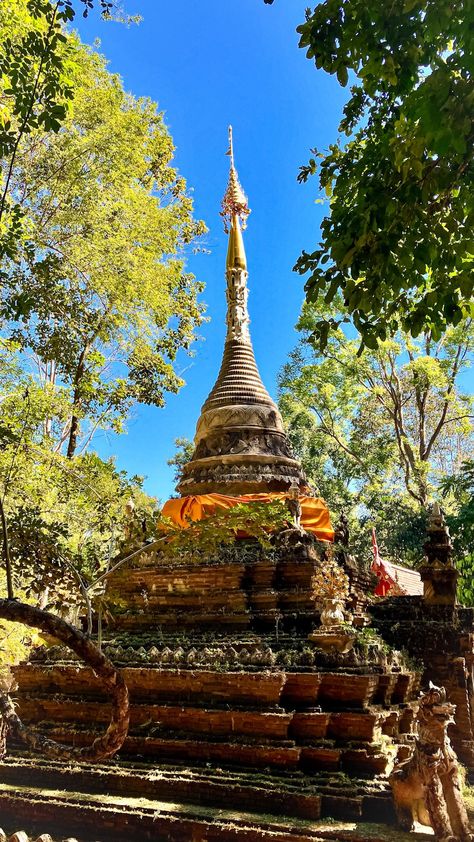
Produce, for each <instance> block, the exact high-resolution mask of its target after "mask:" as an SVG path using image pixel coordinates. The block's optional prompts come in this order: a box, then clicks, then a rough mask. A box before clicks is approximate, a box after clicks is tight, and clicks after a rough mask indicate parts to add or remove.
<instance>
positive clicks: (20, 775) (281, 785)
mask: <svg viewBox="0 0 474 842" xmlns="http://www.w3.org/2000/svg"><path fill="white" fill-rule="evenodd" d="M0 777H1V780H2V781H4V782H5V783H7V784H9V785H11V786H25V785H26V786H28V787H33V788H40V789H41V790H43V791H44V790H52V791H60V792H61V791H66V792H82V793H86V794H90V793H92V794H95V795H100V794H102V793H106V794H110V795H117V796H120V795H122V796H124V797H129V796H133V797H135V796H136V797H141V798H148V799H152V800H157V799H158V800H160V801H161V800H163V801H168V800H171V801H172V802H176V801H177V800H179V802H180V803H181V802H183V803H192V804H197V805H201V806H203V805H205V806H213V807H215V808H233V809H234V810H236V809H238V810H241V809H243V810H246V811H250V812H252V811H254V810H255V808H256V806H257V809H258V811H259V812H262V811H265V812H266V813H270V814H272V815H287V816H292V817H298V818H306V819H317V818H318V817H319V816H320V815H323V816H332V817H334V816H337V817H338V818H339V819H346V820H348V819H360V818H364V819H365V820H374V819H377V818H378V817H379V818H380V816H383V817H384V819H385V820H387V821H388V820H390V819H391V818H393V808H392V802H391V795H390V791H389V787H388V785H387V783H386V781H375V782H373V783H369V782H367V781H361V780H357V779H352V780H349V779H348V778H347V777H346V776H344V775H342V774H336V775H328V774H326V775H325V774H324V773H323V774H320V775H316V776H315V775H311V776H309V775H303V774H302V773H296V774H291V775H288V774H286V775H282V774H280V775H275V774H272V773H271V772H270V771H269V770H265V772H264V773H260V774H259V773H258V772H256V771H255V770H243V771H242V772H237V771H236V770H224V769H222V768H220V767H215V768H214V769H212V768H211V769H210V768H208V767H189V766H182V767H179V766H175V765H173V766H168V765H163V764H160V766H158V767H156V766H155V765H152V766H150V765H147V764H143V763H142V764H136V763H128V764H127V763H126V762H123V761H121V762H117V761H116V760H115V761H114V762H113V763H112V764H102V765H100V766H94V767H88V766H85V765H80V764H74V765H73V766H71V765H66V764H60V763H58V762H56V763H54V762H50V761H39V760H31V759H30V758H26V759H25V758H24V757H22V758H14V757H11V758H8V759H7V760H5V761H3V762H2V763H1V764H0ZM0 814H1V801H0Z"/></svg>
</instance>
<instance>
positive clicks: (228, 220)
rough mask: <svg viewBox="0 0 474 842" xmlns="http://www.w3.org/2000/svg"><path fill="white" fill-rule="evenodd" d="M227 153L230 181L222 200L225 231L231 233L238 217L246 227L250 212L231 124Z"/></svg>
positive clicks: (243, 226)
mask: <svg viewBox="0 0 474 842" xmlns="http://www.w3.org/2000/svg"><path fill="white" fill-rule="evenodd" d="M226 155H229V157H230V170H229V181H228V183H227V189H226V191H225V193H224V198H223V200H222V210H221V216H222V218H223V220H224V231H225V232H226V234H228V233H229V231H230V229H231V227H232V223H233V222H235V221H236V218H237V219H238V220H240V221H241V223H242V228H245V225H246V220H247V217H248V215H249V213H250V209H249V206H248V201H247V196H246V195H245V193H244V191H243V190H242V187H241V184H240V182H239V177H238V175H237V170H236V169H235V165H234V145H233V140H232V126H229V148H228V150H227V152H226Z"/></svg>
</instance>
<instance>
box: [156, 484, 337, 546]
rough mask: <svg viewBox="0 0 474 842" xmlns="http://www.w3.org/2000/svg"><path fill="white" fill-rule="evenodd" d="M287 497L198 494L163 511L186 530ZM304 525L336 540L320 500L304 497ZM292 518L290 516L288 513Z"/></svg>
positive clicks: (321, 536) (171, 502)
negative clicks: (221, 513)
mask: <svg viewBox="0 0 474 842" xmlns="http://www.w3.org/2000/svg"><path fill="white" fill-rule="evenodd" d="M286 497H287V495H286V494H285V493H284V492H283V493H279V492H269V493H267V494H244V495H241V496H239V497H230V496H227V495H225V494H197V495H190V496H188V497H178V498H176V499H172V500H168V501H167V502H166V503H165V505H164V506H163V509H162V514H163V515H164V517H168V518H170V520H172V521H173V523H175V524H176V525H177V526H182V527H183V528H184V529H185V528H186V527H187V526H189V522H190V521H199V520H204V519H205V518H206V517H210V515H213V514H214V512H215V511H216V509H230V508H232V506H237V505H239V504H240V503H252V502H256V503H271V502H272V501H274V500H285V499H286ZM299 500H300V503H301V526H302V527H303V529H306V530H307V531H308V532H311V533H312V534H313V535H314V536H315V537H316V538H319V539H320V540H321V541H333V540H334V529H333V528H332V527H331V522H330V519H329V512H328V509H327V506H326V504H325V502H324V500H322V499H321V498H320V497H306V496H300V498H299ZM288 519H290V515H289V514H288Z"/></svg>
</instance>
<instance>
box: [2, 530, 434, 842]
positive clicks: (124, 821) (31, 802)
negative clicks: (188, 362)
mask: <svg viewBox="0 0 474 842" xmlns="http://www.w3.org/2000/svg"><path fill="white" fill-rule="evenodd" d="M259 553H260V551H258V550H257V548H256V546H255V545H252V544H242V545H241V546H240V548H239V551H238V552H236V553H235V557H234V558H232V557H230V558H229V557H227V558H226V559H225V560H222V559H221V560H215V561H209V562H207V563H205V564H202V565H199V566H193V567H190V566H188V565H182V564H179V563H176V564H173V565H168V566H163V563H162V561H160V559H157V558H156V557H155V556H154V555H153V554H148V555H144V556H143V557H142V558H141V560H140V562H139V564H137V566H135V567H133V568H132V569H126V568H122V569H119V570H118V571H117V572H116V573H115V574H114V576H113V578H112V580H111V581H110V583H109V587H108V598H109V602H110V604H112V605H114V606H115V609H114V620H113V623H111V624H110V626H109V628H108V631H107V635H106V638H105V641H104V648H105V650H106V651H107V653H108V654H109V655H110V657H111V658H112V660H114V662H115V663H116V664H117V665H118V666H120V667H122V668H123V670H124V675H125V679H126V681H127V684H128V687H129V690H130V696H131V726H130V732H129V735H128V737H127V739H126V741H125V743H124V746H123V748H122V750H121V751H120V754H119V756H118V757H117V758H115V759H114V762H111V763H108V764H105V765H103V766H100V767H97V768H96V767H94V768H90V767H83V766H63V765H61V764H57V763H56V764H55V763H50V762H44V761H41V760H38V759H32V758H26V757H24V756H19V755H17V754H13V756H11V757H9V758H8V759H7V760H6V761H5V762H4V763H3V764H2V765H1V766H0V781H1V782H2V784H1V786H0V823H2V822H3V823H4V824H6V821H5V819H6V818H8V817H9V816H11V817H12V818H13V816H14V814H15V811H18V810H20V814H21V815H22V816H26V817H30V818H31V821H33V820H35V821H36V820H37V817H39V818H40V819H41V821H42V822H43V826H47V827H48V828H52V829H53V830H55V829H56V828H57V829H58V831H60V832H63V831H64V830H66V829H67V830H68V833H69V835H71V834H73V833H74V834H76V835H80V834H79V831H81V834H82V836H81V838H84V839H87V840H89V839H90V840H95V838H96V836H95V835H93V834H94V828H99V827H100V837H101V840H102V839H103V840H104V842H106V841H107V840H108V838H109V836H110V838H112V837H113V838H114V840H116V841H117V840H124V842H125V840H130V839H133V838H137V839H138V838H140V839H153V840H155V841H156V842H158V840H162V839H163V840H176V842H178V840H179V842H180V840H185V839H186V840H190V839H195V840H214V839H216V840H217V839H219V840H227V839H229V840H230V839H234V838H235V839H245V840H253V839H256V840H257V839H258V840H267V839H268V840H270V839H271V840H280V839H281V840H282V842H284V840H287V839H288V840H289V839H291V840H293V842H294V840H297V839H300V838H301V839H303V838H304V839H312V838H315V839H316V838H318V837H317V834H316V831H315V835H314V836H312V835H311V832H312V831H311V828H308V829H305V831H304V832H305V834H306V835H305V836H304V837H301V836H300V835H298V834H299V833H300V830H298V829H295V828H294V827H292V829H291V830H290V829H289V828H288V827H287V826H286V825H285V823H286V824H288V822H289V823H290V825H291V823H292V822H295V821H297V822H309V823H311V822H313V823H314V822H317V821H319V819H320V818H321V817H324V816H326V817H328V816H331V817H338V818H342V819H359V820H360V819H364V820H368V821H377V820H384V821H388V820H390V819H393V809H392V803H391V796H390V793H389V791H388V787H387V783H386V775H387V773H388V771H389V770H390V769H391V767H392V764H393V762H394V760H395V759H396V758H397V757H398V758H401V757H403V756H405V755H406V753H407V751H408V750H409V748H408V744H409V743H410V740H411V729H412V721H413V711H412V706H411V700H412V699H413V697H414V695H415V694H416V691H417V688H418V684H419V677H418V675H417V673H415V672H413V671H412V670H411V669H409V668H407V667H406V665H405V664H404V661H403V658H401V656H397V655H396V654H392V653H390V652H389V651H388V650H384V649H383V648H381V647H380V645H378V644H370V643H367V642H364V641H363V639H362V638H361V640H360V641H359V642H356V644H355V647H354V649H353V650H352V651H351V652H349V653H347V654H345V655H341V654H336V653H332V654H328V653H324V652H323V651H321V650H318V649H316V648H315V647H314V646H313V644H311V643H310V642H309V641H308V639H307V634H308V632H309V631H310V630H311V629H312V628H313V627H314V626H315V625H317V624H318V622H319V621H318V613H317V612H316V610H315V606H314V600H313V597H312V595H311V577H312V575H313V572H314V569H315V565H317V564H318V555H319V550H318V548H317V547H316V550H315V551H312V552H310V553H309V554H308V553H307V554H306V555H305V557H300V558H298V557H296V558H293V559H291V558H288V557H282V555H281V554H280V555H279V554H278V553H275V554H274V556H273V557H272V558H270V559H269V558H267V559H261V558H260V557H259ZM14 674H15V678H16V681H17V684H18V690H17V691H16V698H17V702H18V706H19V711H20V715H21V716H22V718H23V719H24V720H25V721H26V722H28V723H30V724H34V725H38V727H40V728H41V730H43V731H45V732H47V733H48V734H50V735H51V736H52V737H53V738H55V739H57V740H59V741H62V742H65V743H73V744H75V745H84V744H87V743H89V742H91V741H92V739H93V738H94V736H95V735H96V733H97V731H98V730H99V728H100V727H101V726H102V727H104V725H105V723H106V722H107V720H108V715H109V706H108V703H107V699H106V698H105V697H104V695H103V693H102V692H101V688H100V685H99V683H98V681H97V679H96V678H95V676H94V675H93V673H92V672H91V671H90V670H89V669H86V668H85V667H82V666H81V665H80V663H79V662H77V661H76V660H75V658H74V657H71V656H70V654H69V653H67V652H66V651H65V650H63V649H62V648H61V647H55V646H53V647H49V648H47V647H45V648H41V649H39V650H36V651H35V652H34V653H33V655H32V659H31V660H30V662H28V663H25V664H20V665H19V666H17V667H15V669H14ZM17 748H18V747H17ZM16 814H17V815H18V812H17V813H16ZM229 822H230V824H231V825H232V827H231V828H230V827H229Z"/></svg>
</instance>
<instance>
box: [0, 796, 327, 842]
mask: <svg viewBox="0 0 474 842" xmlns="http://www.w3.org/2000/svg"><path fill="white" fill-rule="evenodd" d="M18 816H21V819H22V824H24V825H27V826H28V827H32V826H41V827H48V830H49V831H51V832H52V833H54V834H55V835H56V834H57V835H60V836H61V837H64V836H65V835H68V836H71V835H72V834H74V835H76V836H78V837H80V838H81V839H82V840H84V842H93V840H96V839H97V836H98V835H100V839H101V842H130V840H132V839H137V840H138V839H140V842H190V840H194V841H195V842H204V840H205V842H224V840H226V842H234V840H235V842H308V841H309V840H312V842H320V839H321V837H320V836H319V835H318V833H317V825H314V827H311V823H310V822H308V821H305V822H302V820H300V827H299V828H298V822H297V820H295V819H294V820H291V821H290V820H288V821H287V822H285V821H284V820H282V819H280V820H279V819H275V820H272V819H270V818H269V817H268V816H266V815H262V816H261V817H260V816H259V815H258V814H256V813H238V812H236V811H235V810H229V811H226V810H218V811H216V810H215V809H213V808H206V807H201V806H197V805H186V804H181V803H179V801H172V802H166V801H160V800H158V799H154V800H152V799H144V798H143V797H140V798H134V797H132V796H126V797H123V796H116V795H109V794H100V795H94V794H90V793H78V792H67V793H65V792H62V791H58V790H45V789H43V788H37V789H34V788H31V787H21V786H14V785H9V784H3V783H0V821H1V822H2V823H3V824H4V825H8V824H10V825H15V824H17V820H18Z"/></svg>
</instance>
